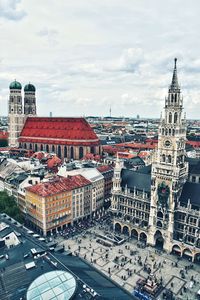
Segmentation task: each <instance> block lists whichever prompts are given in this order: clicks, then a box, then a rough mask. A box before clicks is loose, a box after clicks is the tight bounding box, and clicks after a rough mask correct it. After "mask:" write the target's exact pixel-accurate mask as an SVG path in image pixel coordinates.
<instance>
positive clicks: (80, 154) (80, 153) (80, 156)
mask: <svg viewBox="0 0 200 300" xmlns="http://www.w3.org/2000/svg"><path fill="white" fill-rule="evenodd" d="M81 158H83V147H79V159H81Z"/></svg>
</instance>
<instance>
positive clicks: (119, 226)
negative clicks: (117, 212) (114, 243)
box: [115, 223, 122, 233]
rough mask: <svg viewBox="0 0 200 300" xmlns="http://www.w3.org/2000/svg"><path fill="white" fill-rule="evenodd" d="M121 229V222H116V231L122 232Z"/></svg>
mask: <svg viewBox="0 0 200 300" xmlns="http://www.w3.org/2000/svg"><path fill="white" fill-rule="evenodd" d="M121 230H122V227H121V225H120V224H119V223H116V224H115V231H116V232H118V233H121Z"/></svg>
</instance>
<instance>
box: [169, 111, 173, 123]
mask: <svg viewBox="0 0 200 300" xmlns="http://www.w3.org/2000/svg"><path fill="white" fill-rule="evenodd" d="M169 123H172V113H171V112H170V113H169Z"/></svg>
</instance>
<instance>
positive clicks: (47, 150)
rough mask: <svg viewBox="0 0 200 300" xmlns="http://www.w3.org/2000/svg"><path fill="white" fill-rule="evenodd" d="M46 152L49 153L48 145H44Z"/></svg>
mask: <svg viewBox="0 0 200 300" xmlns="http://www.w3.org/2000/svg"><path fill="white" fill-rule="evenodd" d="M46 152H47V153H49V145H46Z"/></svg>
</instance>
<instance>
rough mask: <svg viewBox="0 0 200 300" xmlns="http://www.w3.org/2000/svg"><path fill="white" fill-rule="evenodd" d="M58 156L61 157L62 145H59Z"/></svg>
mask: <svg viewBox="0 0 200 300" xmlns="http://www.w3.org/2000/svg"><path fill="white" fill-rule="evenodd" d="M58 157H60V158H61V147H60V145H58Z"/></svg>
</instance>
